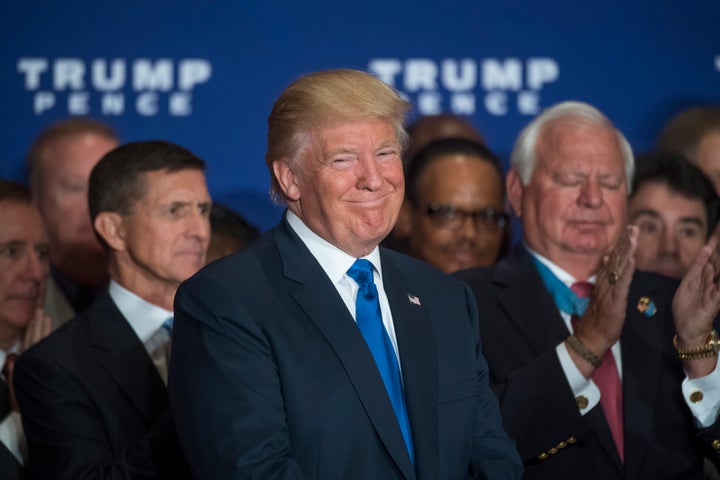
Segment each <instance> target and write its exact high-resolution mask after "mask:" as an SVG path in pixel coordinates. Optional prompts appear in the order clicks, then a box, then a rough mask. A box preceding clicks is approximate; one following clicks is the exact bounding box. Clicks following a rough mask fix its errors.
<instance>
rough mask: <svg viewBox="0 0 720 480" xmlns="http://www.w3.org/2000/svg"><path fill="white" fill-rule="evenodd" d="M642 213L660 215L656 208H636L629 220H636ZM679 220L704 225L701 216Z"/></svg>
mask: <svg viewBox="0 0 720 480" xmlns="http://www.w3.org/2000/svg"><path fill="white" fill-rule="evenodd" d="M643 215H646V216H649V217H653V218H661V215H660V213H659V212H658V211H657V210H651V209H649V208H644V209H642V210H638V211H637V212H635V214H634V215H633V216H632V217H631V218H630V220H637V218H638V217H642V216H643ZM679 222H681V223H694V224H697V225H698V226H699V227H705V225H704V224H703V221H702V218H699V217H695V216H685V217H680V220H679Z"/></svg>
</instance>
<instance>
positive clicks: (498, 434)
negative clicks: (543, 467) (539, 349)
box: [465, 287, 523, 480]
mask: <svg viewBox="0 0 720 480" xmlns="http://www.w3.org/2000/svg"><path fill="white" fill-rule="evenodd" d="M465 294H466V297H467V304H468V310H469V311H468V313H469V317H470V318H471V319H472V325H473V330H474V333H475V334H476V335H477V338H478V342H477V375H478V386H479V390H480V392H481V396H480V402H479V404H478V412H477V421H476V425H475V436H474V439H473V446H472V452H471V455H472V457H471V469H472V471H473V474H474V476H475V478H478V479H488V480H491V479H493V480H495V479H520V478H522V476H523V463H522V461H521V460H520V457H519V455H518V452H517V449H516V446H515V442H514V441H513V440H511V439H510V438H509V437H508V436H507V434H506V433H505V430H504V429H503V425H502V420H501V417H500V410H499V407H498V401H497V397H496V396H495V395H494V394H493V392H492V390H490V387H489V379H488V377H489V372H488V365H487V362H486V361H485V357H484V356H483V354H482V351H481V343H480V338H479V333H478V320H477V319H478V312H477V305H476V303H475V299H474V298H473V295H472V293H471V292H470V289H468V288H467V287H465Z"/></svg>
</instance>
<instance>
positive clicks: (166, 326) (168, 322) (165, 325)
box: [162, 317, 173, 337]
mask: <svg viewBox="0 0 720 480" xmlns="http://www.w3.org/2000/svg"><path fill="white" fill-rule="evenodd" d="M162 327H163V328H164V329H165V330H167V332H168V333H169V334H170V337H172V330H173V317H170V318H168V319H167V320H165V321H164V322H163V324H162Z"/></svg>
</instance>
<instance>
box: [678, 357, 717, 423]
mask: <svg viewBox="0 0 720 480" xmlns="http://www.w3.org/2000/svg"><path fill="white" fill-rule="evenodd" d="M718 366H720V362H717V364H715V370H713V371H712V372H710V374H708V375H705V376H704V377H698V378H693V379H690V378H687V377H685V380H683V382H682V393H683V398H684V399H685V403H687V405H688V407H689V408H690V412H691V413H692V414H693V417H695V421H696V422H697V424H698V426H700V427H702V428H707V427H709V426H710V425H712V424H713V423H715V421H716V420H717V417H718V412H719V411H720V368H718Z"/></svg>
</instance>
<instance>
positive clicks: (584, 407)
mask: <svg viewBox="0 0 720 480" xmlns="http://www.w3.org/2000/svg"><path fill="white" fill-rule="evenodd" d="M555 351H556V352H557V356H558V360H560V366H561V367H562V369H563V372H564V373H565V378H567V381H568V384H569V385H570V389H571V390H572V392H573V395H575V401H576V402H577V405H578V409H579V410H580V415H585V414H586V413H588V412H589V411H590V410H592V409H593V407H595V405H597V404H598V403H600V389H599V388H598V387H597V385H595V382H593V381H592V380H590V379H587V378H585V376H583V374H582V373H580V370H579V369H578V368H577V365H575V362H574V361H573V359H572V358H571V357H570V353H569V352H568V350H567V345H565V342H560V344H559V345H558V346H557V347H556V348H555Z"/></svg>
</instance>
